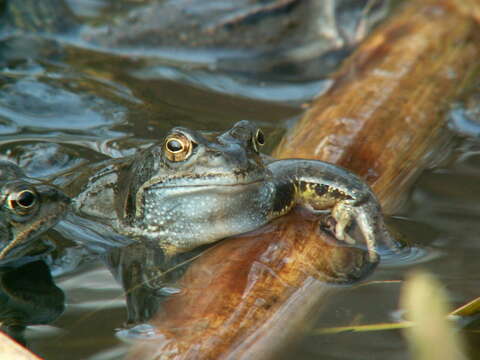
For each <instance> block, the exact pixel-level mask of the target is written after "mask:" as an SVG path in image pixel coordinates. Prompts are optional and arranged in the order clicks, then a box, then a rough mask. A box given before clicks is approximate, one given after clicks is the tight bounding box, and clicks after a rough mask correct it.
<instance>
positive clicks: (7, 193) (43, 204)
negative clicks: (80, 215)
mask: <svg viewBox="0 0 480 360" xmlns="http://www.w3.org/2000/svg"><path fill="white" fill-rule="evenodd" d="M69 204H70V198H68V197H67V196H66V195H64V194H63V193H62V192H61V191H60V190H59V189H57V188H56V187H54V186H52V185H47V184H44V183H41V182H39V181H36V180H33V179H30V178H27V176H26V175H25V174H24V173H23V171H22V170H21V169H20V168H19V167H18V166H17V165H15V164H14V163H12V162H9V161H3V160H0V213H1V214H0V265H2V266H3V265H5V264H7V263H10V262H12V261H15V260H20V259H21V258H23V257H24V256H28V255H32V254H37V253H41V252H43V251H45V250H47V249H48V245H46V244H45V243H43V242H42V241H37V240H38V237H39V236H40V235H41V234H42V233H43V232H45V231H46V230H48V229H50V228H51V227H53V226H54V225H55V224H56V223H57V222H58V221H59V220H60V219H61V218H62V216H63V215H64V213H65V211H66V210H67V209H68V207H69Z"/></svg>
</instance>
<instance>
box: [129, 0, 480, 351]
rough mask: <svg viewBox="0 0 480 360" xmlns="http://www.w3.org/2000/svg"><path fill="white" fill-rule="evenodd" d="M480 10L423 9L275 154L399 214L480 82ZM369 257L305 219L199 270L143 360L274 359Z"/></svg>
mask: <svg viewBox="0 0 480 360" xmlns="http://www.w3.org/2000/svg"><path fill="white" fill-rule="evenodd" d="M479 8H480V4H479V2H478V1H474V0H471V1H467V0H437V1H434V0H429V1H425V0H412V1H409V2H408V3H406V4H404V6H403V8H402V10H399V11H398V12H397V13H396V14H395V15H394V16H393V17H392V18H391V19H389V20H388V22H387V23H385V24H384V25H383V26H380V27H379V28H378V29H376V31H375V32H374V33H373V34H372V35H371V36H370V37H369V38H368V39H367V40H366V41H365V42H364V43H363V44H362V45H361V46H360V47H359V49H358V50H357V51H356V52H355V53H354V54H353V55H352V56H351V58H350V59H349V60H348V61H347V62H345V63H344V64H343V65H342V67H341V69H340V70H339V72H338V73H337V74H336V75H335V76H334V83H333V86H332V87H331V88H330V90H329V91H328V92H327V93H326V94H324V95H322V96H321V97H320V98H318V99H317V100H316V101H315V102H314V103H313V105H312V106H311V107H310V109H309V110H308V111H307V112H306V114H305V116H304V117H303V118H302V119H301V120H300V121H299V123H298V124H297V125H296V126H295V128H294V129H293V130H292V132H291V133H290V134H289V135H288V136H287V137H285V138H284V139H283V141H282V142H281V144H280V145H279V147H278V148H277V150H276V151H275V156H277V157H281V158H284V157H305V158H316V159H320V160H327V161H330V162H334V163H337V164H340V165H343V166H345V167H347V168H349V169H351V170H352V171H355V172H356V173H358V174H360V175H361V176H363V177H364V178H365V179H366V180H367V181H368V182H369V183H370V184H371V185H372V187H373V189H374V191H375V192H376V193H377V194H378V196H379V198H380V200H381V202H382V203H383V205H384V207H386V208H387V209H389V210H391V209H392V208H393V205H394V204H395V203H397V201H398V199H399V196H400V195H401V194H402V193H403V192H405V190H406V189H407V188H408V186H409V184H410V183H411V181H412V179H414V178H415V176H417V175H418V173H419V171H420V170H421V169H422V168H423V166H424V165H425V161H426V159H427V158H428V155H429V154H430V153H431V152H433V150H434V149H435V148H436V145H437V144H438V143H439V141H440V140H441V139H442V136H443V132H442V129H443V127H444V125H445V117H444V114H445V111H446V110H447V109H448V106H449V104H450V103H451V101H452V100H454V99H455V98H456V97H457V96H459V95H460V94H461V92H462V91H463V90H464V89H466V88H467V87H468V86H469V84H470V83H471V82H472V80H473V78H474V75H475V74H478V70H479V65H480V63H479V59H480V26H479V23H478V21H477V20H478V19H479V17H478V14H480V10H479ZM371 267H372V265H371V264H368V262H367V261H365V254H364V252H362V251H360V250H356V249H352V248H345V247H339V246H337V245H336V244H335V243H334V242H333V241H332V239H331V238H329V236H328V235H327V234H326V233H324V232H322V231H320V230H319V227H318V223H317V220H315V219H309V217H308V216H305V215H304V214H300V215H299V213H298V212H295V213H293V214H291V215H289V216H286V217H284V218H282V219H279V220H278V221H275V222H274V223H272V224H270V225H269V226H268V227H267V228H266V229H262V230H261V231H259V232H258V233H256V234H251V235H249V236H242V237H237V238H234V239H229V240H227V241H222V242H220V243H219V244H218V245H217V246H215V247H214V248H213V249H210V250H209V251H208V252H207V253H206V254H205V255H204V256H202V257H200V258H199V259H197V261H195V262H194V263H193V264H192V265H191V266H190V268H189V269H188V271H187V273H186V274H185V276H184V277H183V278H182V280H181V281H180V287H181V288H182V293H181V294H180V295H177V296H172V297H171V298H169V299H168V300H167V301H166V303H165V304H164V305H163V309H162V311H161V312H160V313H159V314H158V315H157V316H156V317H155V319H154V320H153V321H152V324H154V325H155V326H156V329H157V331H158V337H157V338H155V339H153V340H149V341H143V342H141V343H139V344H136V345H135V346H134V347H133V348H132V350H131V352H130V354H129V357H130V358H131V359H158V358H162V359H199V358H202V359H216V358H221V359H223V358H228V359H250V358H255V359H266V358H272V357H273V356H274V355H275V354H276V352H277V351H280V350H281V349H283V346H285V345H286V344H287V343H288V342H289V341H291V340H292V339H294V338H295V336H296V335H298V334H301V330H302V329H304V328H305V327H306V326H308V323H309V319H310V318H311V316H310V315H311V314H312V313H313V312H317V311H318V306H319V304H323V303H324V302H325V300H326V297H327V295H328V294H329V293H330V292H332V291H334V290H335V289H336V288H335V287H334V286H332V285H328V282H337V283H338V282H347V283H348V282H349V281H354V280H357V279H361V278H362V277H364V276H365V275H366V274H367V273H368V272H369V271H370V270H371Z"/></svg>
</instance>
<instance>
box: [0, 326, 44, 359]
mask: <svg viewBox="0 0 480 360" xmlns="http://www.w3.org/2000/svg"><path fill="white" fill-rule="evenodd" d="M0 354H1V356H0V358H1V359H2V360H41V359H40V358H39V357H38V356H36V355H35V354H33V353H31V352H30V351H28V350H27V349H25V348H24V347H23V346H22V345H20V344H18V343H17V342H15V341H14V340H12V339H11V338H10V337H9V336H7V335H5V334H4V333H3V332H1V331H0Z"/></svg>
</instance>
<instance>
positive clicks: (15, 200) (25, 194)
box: [7, 190, 38, 214]
mask: <svg viewBox="0 0 480 360" xmlns="http://www.w3.org/2000/svg"><path fill="white" fill-rule="evenodd" d="M37 199H38V195H37V193H35V192H34V191H33V190H21V191H18V192H14V193H11V194H10V195H9V196H8V201H7V203H8V206H9V207H10V209H12V210H14V211H15V212H17V213H20V214H24V213H26V212H28V211H29V210H30V209H32V208H33V207H34V206H35V204H36V203H37Z"/></svg>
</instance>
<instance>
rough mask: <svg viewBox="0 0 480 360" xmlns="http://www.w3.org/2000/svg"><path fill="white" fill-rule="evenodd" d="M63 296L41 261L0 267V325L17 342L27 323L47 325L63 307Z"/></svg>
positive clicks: (21, 341) (20, 338)
mask: <svg viewBox="0 0 480 360" xmlns="http://www.w3.org/2000/svg"><path fill="white" fill-rule="evenodd" d="M64 301H65V295H64V294H63V291H62V290H60V289H59V288H58V287H57V286H56V285H55V283H54V282H53V279H52V276H51V275H50V270H49V268H48V266H47V265H46V264H45V263H44V262H43V261H35V262H31V263H28V264H25V265H22V266H19V267H16V268H14V267H1V268H0V309H1V311H0V328H1V330H2V331H4V332H6V333H7V334H9V335H10V336H11V337H13V338H14V339H15V340H17V341H18V342H20V343H25V339H24V334H23V332H24V330H25V328H26V327H27V326H29V325H37V324H48V323H51V322H52V321H53V320H55V319H56V318H57V317H58V316H60V314H61V313H62V312H63V310H64Z"/></svg>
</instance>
